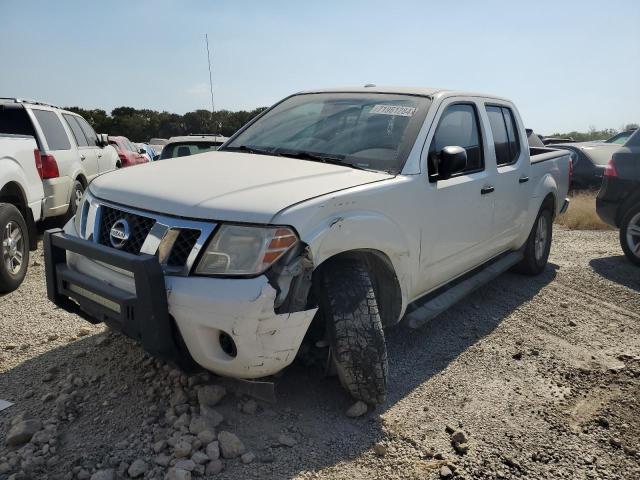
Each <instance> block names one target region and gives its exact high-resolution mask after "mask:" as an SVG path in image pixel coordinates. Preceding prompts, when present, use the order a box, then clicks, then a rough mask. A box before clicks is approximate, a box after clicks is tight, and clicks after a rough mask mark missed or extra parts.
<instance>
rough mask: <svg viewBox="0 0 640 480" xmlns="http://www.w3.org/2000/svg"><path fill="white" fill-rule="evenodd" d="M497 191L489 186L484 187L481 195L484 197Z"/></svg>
mask: <svg viewBox="0 0 640 480" xmlns="http://www.w3.org/2000/svg"><path fill="white" fill-rule="evenodd" d="M494 190H495V188H493V187H492V186H491V185H488V186H486V187H482V190H480V193H481V194H482V195H486V194H487V193H491V192H493V191H494Z"/></svg>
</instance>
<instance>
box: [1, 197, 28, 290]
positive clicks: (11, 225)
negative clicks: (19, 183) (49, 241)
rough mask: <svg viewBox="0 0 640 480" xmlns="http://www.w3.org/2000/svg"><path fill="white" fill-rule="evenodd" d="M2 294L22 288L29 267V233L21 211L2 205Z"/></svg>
mask: <svg viewBox="0 0 640 480" xmlns="http://www.w3.org/2000/svg"><path fill="white" fill-rule="evenodd" d="M0 241H1V242H2V243H0V292H2V293H8V292H12V291H13V290H15V289H16V288H18V287H19V286H20V284H21V283H22V281H23V280H24V276H25V275H26V274H27V266H28V265H29V231H28V230H27V224H26V222H25V221H24V218H23V217H22V214H21V213H20V211H19V210H18V209H17V208H16V207H14V206H13V205H9V204H6V203H0Z"/></svg>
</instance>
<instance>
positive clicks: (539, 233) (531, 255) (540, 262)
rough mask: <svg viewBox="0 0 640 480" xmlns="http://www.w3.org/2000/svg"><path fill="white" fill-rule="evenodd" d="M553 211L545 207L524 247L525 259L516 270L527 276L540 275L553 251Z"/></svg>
mask: <svg viewBox="0 0 640 480" xmlns="http://www.w3.org/2000/svg"><path fill="white" fill-rule="evenodd" d="M552 225H553V223H552V215H551V210H549V209H548V208H546V207H543V208H542V209H541V210H540V212H539V213H538V217H537V218H536V221H535V222H534V223H533V227H532V228H531V233H530V234H529V238H527V243H525V245H524V250H523V253H524V258H523V259H522V260H521V261H520V263H518V264H517V265H516V266H515V270H516V271H517V272H520V273H524V274H526V275H538V274H539V273H540V272H542V271H543V270H544V267H545V266H546V265H547V260H549V252H550V251H551V237H552V235H553V227H552Z"/></svg>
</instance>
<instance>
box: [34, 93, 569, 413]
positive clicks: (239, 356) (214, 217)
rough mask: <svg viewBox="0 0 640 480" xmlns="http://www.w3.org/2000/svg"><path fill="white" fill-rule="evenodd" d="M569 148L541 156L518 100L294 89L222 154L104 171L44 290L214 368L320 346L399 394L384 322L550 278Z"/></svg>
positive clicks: (372, 387) (58, 249) (345, 376)
mask: <svg viewBox="0 0 640 480" xmlns="http://www.w3.org/2000/svg"><path fill="white" fill-rule="evenodd" d="M569 177H570V163H569V154H568V153H567V152H563V151H556V150H553V149H546V148H540V149H532V151H530V149H529V148H528V145H527V137H526V133H525V128H524V125H523V123H522V120H521V119H520V116H519V115H518V112H517V110H516V108H515V106H514V105H513V104H512V103H511V102H510V101H508V100H505V99H502V98H498V97H493V96H488V95H481V94H474V93H465V92H456V91H446V90H436V89H402V88H378V87H365V88H349V89H342V90H327V91H312V92H303V93H299V94H296V95H292V96H290V97H288V98H286V99H284V100H282V101H281V102H279V103H277V104H276V105H275V106H273V107H272V108H270V109H269V110H267V111H266V112H264V113H263V114H262V115H260V116H259V117H257V118H256V119H254V120H253V121H252V122H250V123H249V124H248V125H247V126H245V127H244V128H243V129H241V130H240V131H239V132H238V133H236V134H235V135H234V136H233V137H232V138H231V139H230V140H229V141H228V142H226V143H225V144H224V145H223V146H222V147H221V148H220V150H219V151H217V152H209V153H204V154H198V155H193V156H190V157H184V158H181V159H179V161H178V160H167V161H163V162H155V163H153V164H149V165H145V166H143V167H140V168H136V169H133V170H130V171H119V172H115V173H111V174H108V175H104V176H101V177H100V178H98V179H96V180H95V181H94V182H93V183H92V184H91V186H90V188H89V189H88V190H87V192H86V194H85V196H84V199H83V201H82V204H81V206H80V209H79V211H78V213H77V215H76V217H75V220H74V221H71V222H69V223H67V225H66V226H65V228H64V230H63V231H61V230H58V231H49V232H47V233H46V235H45V254H46V276H47V289H48V296H49V298H50V299H51V300H52V301H53V302H55V303H56V304H57V305H58V306H60V307H61V308H64V309H66V310H68V311H71V312H77V313H79V314H80V315H82V316H84V317H85V318H86V319H87V320H89V321H91V322H106V323H107V324H108V325H110V326H112V327H114V328H117V329H119V330H121V331H123V332H124V333H125V334H127V335H129V336H131V337H133V338H136V339H138V340H139V341H140V342H141V343H142V345H143V346H144V348H145V349H147V350H148V351H149V352H151V353H153V354H155V355H157V356H160V357H163V358H165V359H171V360H176V361H179V362H180V361H182V362H185V361H186V362H188V361H189V360H190V359H193V360H195V362H197V363H198V364H200V365H201V366H203V367H205V368H207V369H209V370H211V371H213V372H216V373H218V374H220V375H225V376H231V377H236V378H258V377H264V376H268V375H271V374H274V373H276V372H278V371H279V370H281V369H283V368H284V367H286V366H287V365H289V364H290V363H291V362H292V360H293V359H294V357H295V356H296V353H297V352H298V349H299V347H300V345H301V342H302V341H303V340H309V341H310V342H311V343H312V344H314V345H316V346H317V348H322V346H324V345H328V346H329V348H326V347H325V348H326V351H327V355H328V357H327V358H328V360H330V362H331V363H330V364H332V365H333V366H334V367H335V369H334V370H335V371H336V372H337V374H338V376H339V379H340V380H341V382H342V384H343V386H344V387H345V388H346V389H347V390H348V392H349V393H351V394H352V395H353V396H354V397H356V398H358V399H361V400H364V401H365V402H368V403H371V404H375V403H379V402H382V401H384V399H385V394H386V389H387V378H388V368H387V350H386V344H385V335H384V329H385V328H387V327H391V326H392V325H395V324H397V323H399V322H400V321H401V320H403V319H404V322H406V323H407V324H408V325H409V326H410V327H419V326H420V325H422V324H423V323H424V322H425V321H426V320H428V319H429V318H431V317H433V316H435V315H437V314H438V313H440V312H441V311H443V310H444V309H445V308H447V307H448V306H450V305H451V304H453V303H454V302H455V301H457V300H458V299H460V298H461V297H462V296H463V295H465V294H467V293H468V292H470V291H471V290H473V289H474V288H476V287H477V286H479V285H481V284H482V283H484V282H486V281H488V280H490V279H491V278H493V277H495V276H496V275H498V274H499V273H501V272H503V271H505V270H507V269H509V268H515V269H517V270H518V271H521V272H523V273H526V274H537V273H539V272H541V271H542V270H543V269H544V267H545V265H546V263H547V258H548V255H549V249H550V245H551V232H552V222H553V219H554V217H555V216H556V215H558V214H559V213H560V212H561V211H562V210H563V209H565V208H566V207H567V204H568V202H567V200H566V195H567V191H568V188H569V181H570V179H569Z"/></svg>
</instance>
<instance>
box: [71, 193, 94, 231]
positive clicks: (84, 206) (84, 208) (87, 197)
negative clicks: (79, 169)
mask: <svg viewBox="0 0 640 480" xmlns="http://www.w3.org/2000/svg"><path fill="white" fill-rule="evenodd" d="M92 201H93V197H92V196H91V194H90V193H89V189H88V188H87V189H86V190H85V191H84V194H83V195H82V199H80V204H79V205H78V210H76V214H75V216H74V217H73V222H74V224H75V226H76V232H78V235H79V236H80V237H81V238H86V235H85V233H86V232H85V230H86V229H87V215H88V214H89V206H90V204H91V202H92Z"/></svg>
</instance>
